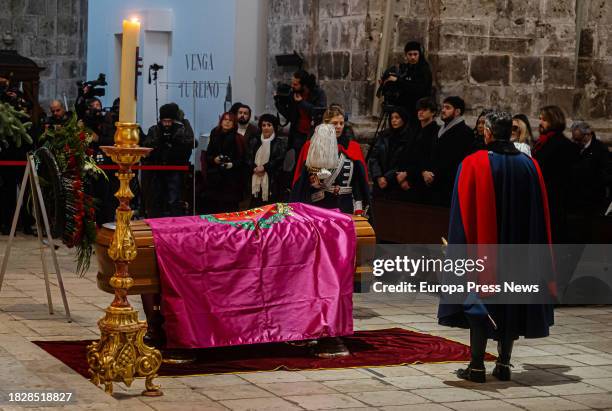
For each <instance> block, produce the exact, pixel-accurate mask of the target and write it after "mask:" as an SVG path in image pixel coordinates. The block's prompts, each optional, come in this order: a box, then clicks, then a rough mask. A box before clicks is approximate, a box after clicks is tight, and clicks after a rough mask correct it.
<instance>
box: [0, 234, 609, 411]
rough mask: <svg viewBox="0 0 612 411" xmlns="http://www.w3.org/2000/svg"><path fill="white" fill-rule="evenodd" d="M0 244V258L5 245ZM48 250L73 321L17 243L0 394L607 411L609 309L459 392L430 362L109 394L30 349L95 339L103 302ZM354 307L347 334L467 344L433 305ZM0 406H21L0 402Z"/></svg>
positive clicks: (580, 313)
mask: <svg viewBox="0 0 612 411" xmlns="http://www.w3.org/2000/svg"><path fill="white" fill-rule="evenodd" d="M0 239H1V240H0V250H3V249H4V246H5V244H6V237H0ZM47 253H48V252H47ZM58 253H59V257H60V266H61V268H62V274H63V277H64V284H65V286H66V289H67V292H68V301H69V304H70V310H71V311H72V317H73V320H74V321H73V322H72V323H67V322H66V321H65V318H64V316H63V308H62V304H61V299H60V295H59V289H58V287H57V281H56V279H55V276H54V275H53V276H52V279H51V283H52V294H53V301H54V304H55V305H54V306H55V310H56V314H55V315H49V313H48V309H47V305H46V304H47V300H46V294H45V286H44V280H43V275H42V268H41V263H40V253H39V250H38V246H37V243H36V242H35V241H33V240H32V237H27V238H26V237H18V239H17V241H16V243H15V247H14V248H13V252H12V255H11V260H10V263H9V267H8V270H7V273H6V277H5V279H4V284H3V286H2V290H1V291H0V364H1V366H0V394H2V395H0V397H1V396H6V395H7V393H9V392H17V391H35V390H38V391H41V390H43V391H66V390H69V391H73V392H74V401H73V402H72V403H71V404H70V405H68V406H64V407H65V408H66V409H73V410H81V409H91V410H94V409H96V410H97V409H121V410H132V409H135V410H141V409H142V410H145V409H146V410H150V409H154V410H166V409H168V410H189V409H194V410H196V409H197V410H207V409H211V410H215V409H230V410H275V409H277V410H300V409H306V410H318V409H336V408H342V409H355V410H374V409H380V410H431V411H437V410H449V409H452V410H489V409H495V410H498V411H503V410H519V409H526V410H582V409H610V410H612V307H609V306H608V307H574V308H562V309H559V310H557V311H556V323H557V325H556V326H555V327H554V328H553V329H552V335H551V337H549V338H546V339H539V340H530V341H525V340H521V341H519V342H518V344H517V345H516V349H515V353H514V357H513V363H514V365H515V368H514V370H513V381H512V382H499V381H497V380H495V379H494V378H493V377H490V378H489V380H490V381H489V382H488V383H487V384H485V385H483V384H473V383H468V382H465V381H461V380H459V379H457V378H456V377H455V376H454V375H453V370H455V369H456V368H458V366H459V364H428V365H413V366H403V367H381V368H376V367H373V368H363V369H343V370H325V371H300V372H288V371H276V372H261V373H245V374H234V375H210V376H198V377H182V378H160V379H158V381H159V382H160V383H161V385H162V386H163V390H164V396H163V397H159V398H144V397H141V396H140V392H141V391H142V389H143V386H144V383H143V381H142V380H137V381H136V382H135V383H134V384H133V385H132V387H131V388H126V387H124V386H122V385H118V384H117V385H115V395H114V396H113V397H110V396H108V395H106V394H105V393H104V392H103V391H102V390H101V389H98V388H96V387H94V386H93V385H92V384H91V383H90V382H89V381H87V380H86V379H84V378H82V377H81V376H80V375H78V374H76V373H75V372H73V371H72V370H71V369H69V368H68V367H66V366H65V365H63V364H62V363H61V362H59V361H58V360H56V359H54V358H52V357H51V356H49V355H47V354H46V353H45V352H44V351H42V350H40V349H39V348H38V347H37V346H35V345H34V344H32V343H31V342H30V341H32V340H64V339H88V338H96V337H97V336H98V335H99V334H98V328H97V326H96V321H97V320H98V318H100V317H101V315H102V310H103V308H105V307H106V306H107V305H108V304H109V303H110V301H111V300H112V299H111V296H110V295H109V294H106V293H104V292H102V291H100V290H98V288H97V286H96V282H95V271H94V269H95V267H93V268H94V269H91V270H90V272H89V273H88V274H87V276H86V277H85V278H77V277H76V276H75V275H74V273H73V272H72V271H73V269H74V265H73V263H72V256H73V254H72V252H71V251H68V250H66V249H65V248H63V247H62V248H60V249H59V250H58ZM49 265H50V266H51V261H50V258H49ZM354 300H355V305H356V310H355V318H356V319H355V326H356V329H359V330H370V329H378V328H389V327H403V328H406V329H411V330H416V331H423V332H427V333H431V334H436V335H441V336H444V337H448V338H451V339H455V340H459V341H463V342H465V341H466V337H467V332H465V331H462V330H454V329H447V328H443V327H440V326H438V325H437V323H436V319H435V312H436V305H435V301H434V300H433V299H431V300H417V301H414V302H413V303H410V304H409V303H406V302H401V301H395V300H389V299H382V298H380V297H378V298H376V296H374V295H363V294H361V295H355V298H354ZM132 302H133V303H134V305H136V306H138V305H139V304H136V303H137V302H138V300H137V299H136V298H133V299H132ZM490 348H491V349H492V350H494V347H493V346H491V347H490ZM490 366H491V365H489V367H490ZM53 408H55V409H57V406H55V407H53ZM0 409H3V410H11V409H21V408H20V407H19V406H16V405H15V404H14V403H13V404H11V403H8V402H6V401H4V402H0Z"/></svg>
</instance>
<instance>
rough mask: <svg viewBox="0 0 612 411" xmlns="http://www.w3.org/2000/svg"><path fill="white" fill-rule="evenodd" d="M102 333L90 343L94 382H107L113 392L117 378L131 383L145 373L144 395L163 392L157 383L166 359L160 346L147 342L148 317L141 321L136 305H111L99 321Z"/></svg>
mask: <svg viewBox="0 0 612 411" xmlns="http://www.w3.org/2000/svg"><path fill="white" fill-rule="evenodd" d="M98 327H99V328H100V332H101V337H100V340H99V341H97V342H94V343H92V344H91V345H89V346H88V347H87V364H88V365H89V370H90V373H91V374H92V378H91V382H93V383H94V384H95V385H100V384H104V391H106V392H107V393H108V394H112V393H113V382H123V383H124V384H125V385H127V386H128V387H129V386H131V385H132V382H133V381H134V378H135V377H137V376H140V377H145V388H146V389H145V391H143V395H147V396H160V395H163V393H162V391H161V390H160V387H159V386H158V385H155V384H154V383H153V379H154V378H155V377H157V371H158V370H159V367H160V366H161V363H162V356H161V353H160V352H159V350H156V349H154V348H151V347H149V346H147V345H146V344H145V343H144V341H143V338H144V335H145V333H146V332H147V323H146V321H138V311H136V310H135V309H134V308H132V307H127V308H116V307H112V306H111V307H108V308H107V309H106V315H105V316H104V317H103V318H102V319H100V321H98Z"/></svg>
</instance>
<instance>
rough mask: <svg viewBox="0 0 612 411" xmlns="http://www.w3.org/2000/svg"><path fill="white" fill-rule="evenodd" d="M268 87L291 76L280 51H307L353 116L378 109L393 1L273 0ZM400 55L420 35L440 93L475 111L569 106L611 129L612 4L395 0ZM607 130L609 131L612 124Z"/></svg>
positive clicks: (395, 53)
mask: <svg viewBox="0 0 612 411" xmlns="http://www.w3.org/2000/svg"><path fill="white" fill-rule="evenodd" d="M270 4H271V5H270V7H271V12H270V17H269V34H270V35H269V50H270V58H271V61H270V65H269V67H270V72H269V77H270V78H269V87H270V90H272V86H273V84H274V83H275V82H276V81H278V80H279V79H282V78H285V79H286V78H288V77H290V72H283V71H281V70H279V69H277V68H276V67H275V63H274V61H273V60H272V59H273V56H274V55H275V54H279V53H284V52H292V51H293V50H296V51H298V52H301V53H303V54H304V55H305V56H306V60H307V69H310V70H312V71H313V72H315V73H317V74H318V75H319V78H320V79H321V83H322V84H323V86H324V87H325V89H326V90H327V91H328V95H329V96H330V98H329V100H330V101H338V102H340V103H343V104H345V106H346V107H348V108H349V111H351V113H352V115H353V118H356V119H357V120H359V119H365V118H367V117H368V116H369V115H371V113H372V99H373V93H374V81H375V77H376V68H377V60H378V52H379V50H380V48H381V47H380V33H381V30H382V25H383V21H382V20H383V15H384V7H385V0H336V1H333V0H312V1H310V0H272V1H271V2H270ZM393 9H394V21H393V28H394V30H393V34H392V36H391V37H392V38H391V39H390V42H391V46H392V53H391V55H390V58H389V62H388V63H389V64H393V63H395V62H397V61H400V60H401V59H402V58H403V46H404V44H405V43H406V42H407V41H409V40H413V39H416V40H420V41H422V42H423V44H424V45H425V47H426V50H427V57H428V59H429V61H430V63H431V65H432V70H433V74H434V84H435V87H436V92H437V96H438V98H439V99H441V98H443V97H444V96H447V95H452V94H456V95H460V96H463V97H464V98H465V100H466V103H467V105H468V116H473V115H477V113H478V112H480V110H481V109H482V108H484V107H500V108H503V109H507V110H510V111H512V112H516V113H518V112H521V113H526V114H528V115H529V116H531V117H532V118H535V117H537V113H538V108H539V107H541V106H543V105H547V104H557V105H559V106H561V107H562V108H563V109H564V110H565V111H566V112H567V113H568V115H569V116H570V117H572V118H578V117H580V118H584V119H588V120H591V121H592V122H593V123H594V124H595V125H596V126H597V127H598V128H599V129H602V130H604V131H608V132H609V131H612V127H611V126H610V122H609V120H610V119H612V28H611V27H612V25H611V23H612V2H610V1H606V0H393ZM606 129H607V130H606Z"/></svg>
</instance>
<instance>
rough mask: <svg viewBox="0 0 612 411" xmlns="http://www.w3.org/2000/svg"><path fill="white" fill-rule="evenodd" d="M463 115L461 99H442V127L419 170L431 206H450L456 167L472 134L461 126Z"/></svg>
mask: <svg viewBox="0 0 612 411" xmlns="http://www.w3.org/2000/svg"><path fill="white" fill-rule="evenodd" d="M464 112H465V102H464V101H463V99H462V98H461V97H458V96H450V97H447V98H445V99H444V102H443V104H442V109H441V110H440V118H441V119H442V121H443V122H444V126H442V128H440V130H439V131H438V135H437V137H436V138H435V141H434V142H433V144H432V148H431V155H430V156H429V158H427V159H425V161H424V163H423V166H422V170H421V176H422V177H423V182H424V183H425V185H426V186H427V187H428V188H429V194H430V196H429V197H430V202H431V203H432V204H434V205H439V206H442V207H450V200H451V194H452V191H453V185H454V184H455V176H456V175H457V168H458V167H459V164H460V163H461V161H463V159H464V158H465V156H467V155H468V154H470V152H471V149H472V143H473V140H474V133H473V131H472V129H471V128H470V127H468V126H467V125H466V124H465V120H464V119H463V113H464Z"/></svg>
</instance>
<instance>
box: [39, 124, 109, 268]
mask: <svg viewBox="0 0 612 411" xmlns="http://www.w3.org/2000/svg"><path fill="white" fill-rule="evenodd" d="M92 136H93V133H92V132H91V131H90V130H88V129H86V128H85V127H83V125H82V124H81V123H80V122H79V121H78V119H77V117H76V114H73V116H72V118H71V119H70V121H68V123H67V124H65V125H64V126H62V127H59V128H49V129H48V130H47V131H46V132H45V133H44V134H43V135H42V136H41V140H43V141H44V142H45V143H44V147H46V148H47V149H48V150H49V151H50V152H51V153H52V154H53V156H54V157H55V161H56V162H57V166H58V169H59V173H60V181H61V189H62V197H63V198H62V202H63V206H64V219H63V222H64V227H63V230H60V232H61V233H62V234H61V237H62V242H63V243H64V244H65V245H66V246H67V247H69V248H73V247H74V248H76V251H77V254H76V257H75V260H76V263H77V268H76V272H77V274H78V275H80V276H83V275H84V274H85V272H86V271H87V269H88V268H89V265H90V262H91V256H92V254H93V247H94V245H95V243H96V209H95V201H94V198H93V197H92V196H91V195H90V194H88V193H87V190H86V188H87V187H88V186H89V182H90V181H91V180H92V179H94V178H106V175H105V174H104V173H103V172H102V170H101V169H100V168H99V167H98V166H97V165H96V162H95V160H94V158H93V154H94V152H93V150H92V149H91V148H90V147H89V145H90V143H91V142H92Z"/></svg>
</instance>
